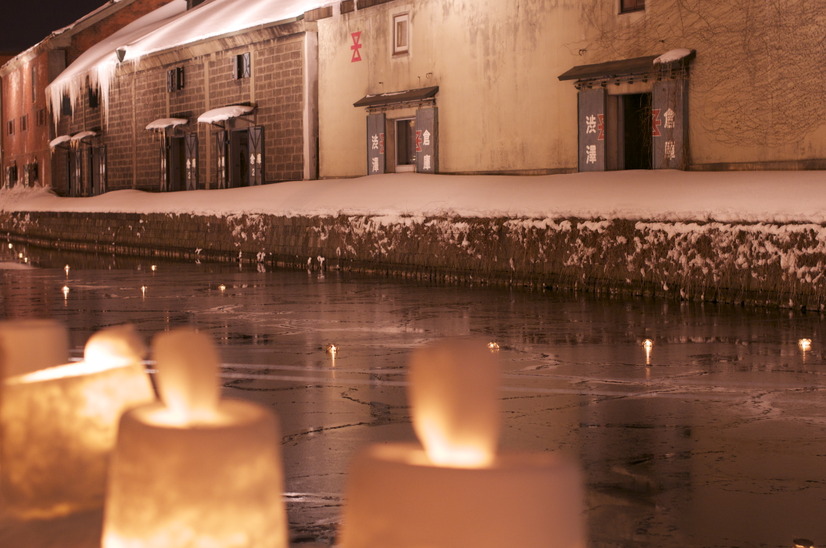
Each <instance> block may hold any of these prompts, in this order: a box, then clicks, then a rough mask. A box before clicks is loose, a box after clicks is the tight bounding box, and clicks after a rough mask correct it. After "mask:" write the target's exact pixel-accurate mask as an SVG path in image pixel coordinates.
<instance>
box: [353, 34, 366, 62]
mask: <svg viewBox="0 0 826 548" xmlns="http://www.w3.org/2000/svg"><path fill="white" fill-rule="evenodd" d="M350 38H351V39H352V40H353V45H352V46H350V50H351V51H352V52H353V55H352V56H351V57H350V62H351V63H358V62H359V61H361V52H360V51H359V50H360V49H361V48H362V47H363V46H364V44H362V43H361V31H358V32H352V33H350Z"/></svg>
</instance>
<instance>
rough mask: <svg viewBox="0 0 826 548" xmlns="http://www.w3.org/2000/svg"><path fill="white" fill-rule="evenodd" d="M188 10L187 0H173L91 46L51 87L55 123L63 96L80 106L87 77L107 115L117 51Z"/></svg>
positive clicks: (49, 92) (49, 90)
mask: <svg viewBox="0 0 826 548" xmlns="http://www.w3.org/2000/svg"><path fill="white" fill-rule="evenodd" d="M185 11H186V0H172V2H170V3H168V4H166V5H164V6H161V7H160V8H158V9H156V10H154V11H152V12H151V13H148V14H147V15H144V16H143V17H140V18H138V19H136V20H135V21H133V22H132V23H130V24H128V25H126V26H125V27H123V28H122V29H120V30H118V31H117V32H115V33H113V34H112V35H111V36H109V37H108V38H105V39H103V40H101V41H100V42H98V43H97V44H95V45H94V46H92V47H90V48H89V49H87V50H86V51H85V52H84V53H83V54H82V55H80V57H78V58H77V59H76V60H75V62H73V63H72V64H71V65H69V66H68V67H67V68H66V70H64V71H63V72H61V73H60V74H59V75H58V76H57V78H55V79H54V80H53V81H52V83H51V84H49V86H48V87H47V97H49V100H50V101H51V105H52V114H53V116H55V122H56V121H57V118H58V117H59V115H60V109H59V108H57V105H60V102H61V100H62V99H63V96H64V95H68V96H69V98H70V100H71V102H72V104H73V105H76V104H77V101H78V99H79V98H80V95H81V92H82V90H83V88H84V86H85V85H86V79H87V78H88V80H89V84H91V85H97V86H99V87H100V91H101V99H102V102H103V108H104V115H106V114H107V113H108V106H109V82H110V80H111V78H112V75H113V74H114V73H115V69H116V68H117V64H118V55H117V50H118V49H119V48H122V47H123V46H124V44H128V43H129V42H131V41H133V40H136V39H138V38H139V37H141V36H145V35H146V34H147V33H149V32H151V31H152V30H155V29H157V28H158V27H160V26H162V25H164V24H165V23H167V22H169V20H170V19H172V18H173V17H175V16H176V15H180V14H182V13H184V12H185Z"/></svg>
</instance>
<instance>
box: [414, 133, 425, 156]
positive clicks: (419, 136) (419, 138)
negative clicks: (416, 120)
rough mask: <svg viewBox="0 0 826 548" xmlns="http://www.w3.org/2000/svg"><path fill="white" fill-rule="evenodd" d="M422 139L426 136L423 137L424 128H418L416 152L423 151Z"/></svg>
mask: <svg viewBox="0 0 826 548" xmlns="http://www.w3.org/2000/svg"><path fill="white" fill-rule="evenodd" d="M422 141H424V138H422V130H420V129H417V130H416V152H421V151H422Z"/></svg>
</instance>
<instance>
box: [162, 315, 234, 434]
mask: <svg viewBox="0 0 826 548" xmlns="http://www.w3.org/2000/svg"><path fill="white" fill-rule="evenodd" d="M152 353H153V355H154V357H155V360H156V362H157V365H156V367H157V384H158V393H159V394H160V396H161V400H162V401H163V403H164V404H165V405H166V411H167V412H168V414H167V417H166V418H165V422H166V423H168V424H173V425H179V426H191V425H194V424H214V423H217V422H220V420H221V418H220V416H219V413H218V404H219V400H220V397H221V393H220V383H219V382H218V371H219V368H220V359H219V357H218V352H217V350H216V349H215V346H214V345H213V343H212V340H211V339H210V338H209V337H208V336H207V335H204V334H203V333H199V332H198V331H195V330H194V329H192V328H180V329H176V330H173V331H170V332H167V333H161V334H159V335H157V336H156V337H155V339H154V340H153V343H152Z"/></svg>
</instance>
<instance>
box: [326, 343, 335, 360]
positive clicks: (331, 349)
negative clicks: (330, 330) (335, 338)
mask: <svg viewBox="0 0 826 548" xmlns="http://www.w3.org/2000/svg"><path fill="white" fill-rule="evenodd" d="M325 350H326V351H327V353H328V354H330V355H331V356H332V357H334V358H335V357H336V352H338V347H337V346H336V345H334V344H328V345H327V346H326V348H325Z"/></svg>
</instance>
